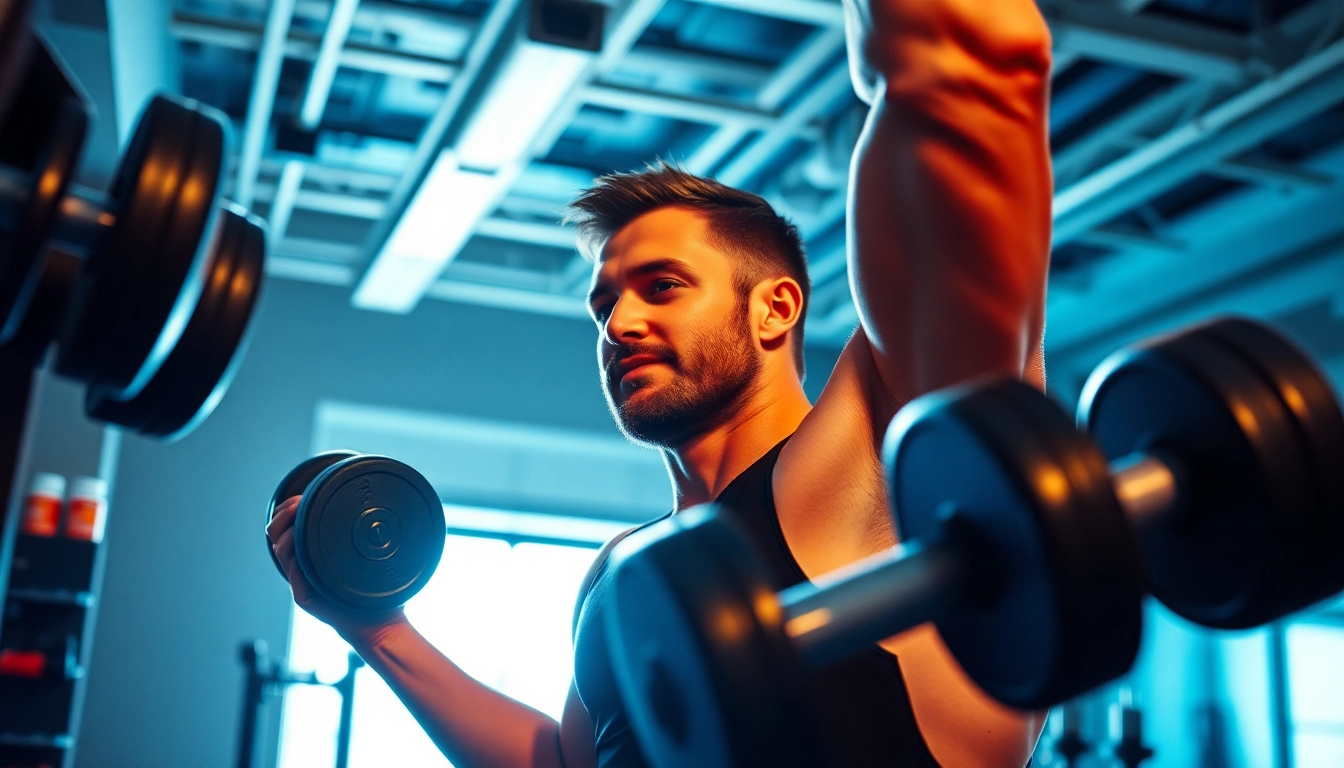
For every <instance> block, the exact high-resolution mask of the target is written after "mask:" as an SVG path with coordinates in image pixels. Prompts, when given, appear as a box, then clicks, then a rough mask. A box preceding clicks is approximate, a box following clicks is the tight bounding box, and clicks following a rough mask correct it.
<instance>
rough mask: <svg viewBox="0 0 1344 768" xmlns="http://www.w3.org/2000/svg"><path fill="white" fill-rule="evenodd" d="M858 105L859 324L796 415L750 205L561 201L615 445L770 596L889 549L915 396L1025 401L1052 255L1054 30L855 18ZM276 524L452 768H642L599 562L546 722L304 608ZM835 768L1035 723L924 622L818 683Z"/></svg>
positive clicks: (1015, 18) (969, 4) (787, 293)
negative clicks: (749, 551) (969, 388)
mask: <svg viewBox="0 0 1344 768" xmlns="http://www.w3.org/2000/svg"><path fill="white" fill-rule="evenodd" d="M846 20H847V32H848V44H849V55H850V64H851V72H852V76H853V81H854V85H855V89H856V91H857V92H858V94H859V95H860V97H861V98H863V99H864V100H865V101H866V102H868V103H869V104H870V105H871V111H870V114H869V117H868V121H867V124H866V126H865V129H864V131H863V134H862V136H861V137H860V139H859V146H858V148H857V150H856V155H855V161H854V166H853V172H852V184H851V195H850V211H849V235H850V236H849V241H850V254H849V259H850V261H849V265H850V277H851V283H852V286H853V289H854V291H853V293H854V298H855V302H856V304H857V306H858V310H859V317H860V327H859V329H858V331H857V332H856V333H855V334H854V336H853V337H852V338H851V339H850V341H849V343H848V344H847V345H846V346H845V348H844V351H843V352H842V353H841V355H840V358H839V360H838V362H837V364H836V366H835V369H834V371H833V372H832V374H831V377H830V379H829V381H828V382H827V384H826V387H825V390H824V391H823V393H822V394H821V396H820V398H819V399H818V401H817V403H816V406H815V407H813V406H812V405H811V404H810V403H809V402H808V400H807V398H806V397H805V395H804V394H803V389H802V384H801V379H802V373H803V371H802V357H801V349H802V334H803V315H804V312H805V309H806V304H807V298H808V281H807V275H806V269H805V263H804V261H803V256H802V251H801V247H800V245H799V243H798V237H797V233H796V231H795V230H794V229H793V228H792V227H791V226H790V225H788V224H787V222H784V221H783V220H782V219H779V217H778V216H776V215H775V214H774V212H773V211H772V210H770V208H769V206H768V204H766V203H765V202H764V201H763V200H761V199H760V198H757V197H755V196H753V195H748V194H746V193H742V192H738V191H736V190H731V189H729V188H726V187H723V186H722V185H719V184H717V183H714V182H710V181H707V180H703V179H697V178H695V177H692V176H689V175H687V174H683V173H681V172H679V171H676V170H674V169H668V168H659V169H653V170H651V171H650V172H648V173H645V174H633V175H624V176H614V177H607V178H606V179H603V180H601V181H599V183H598V184H597V186H596V187H594V189H592V190H589V191H588V192H587V193H585V194H584V195H583V196H581V197H580V198H579V200H578V201H576V203H575V214H574V219H575V221H576V222H577V223H578V225H579V230H580V232H581V235H582V237H583V238H584V239H585V241H586V245H587V246H588V250H590V251H592V252H594V254H595V264H594V274H593V281H592V289H591V292H590V296H589V302H590V308H591V311H592V314H593V317H594V319H595V320H596V322H597V324H598V328H599V337H598V343H597V352H598V362H599V366H600V368H601V372H602V381H603V384H604V391H605V393H606V396H607V399H608V402H609V404H610V406H611V410H612V413H613V415H614V416H615V418H616V420H617V422H618V424H619V425H620V427H621V429H622V430H623V431H625V433H626V434H627V435H629V436H630V437H632V438H633V439H635V440H638V441H641V442H644V443H648V444H651V445H654V446H657V447H658V448H659V449H660V450H661V451H662V452H663V455H664V457H665V459H666V461H667V466H668V471H669V473H670V474H671V478H672V483H673V487H674V489H675V510H674V513H675V511H679V510H683V509H686V508H687V507H690V506H693V505H696V504H700V503H703V502H708V501H711V500H716V499H717V500H719V501H720V502H722V503H724V504H725V505H726V506H727V507H728V508H729V509H730V510H731V511H732V513H733V514H736V515H738V516H739V517H740V518H741V519H742V520H743V522H744V525H745V526H746V527H747V528H748V529H749V530H751V531H752V532H753V534H754V535H755V537H756V539H757V542H756V543H757V545H758V547H760V548H762V550H763V551H764V554H765V555H766V560H767V563H768V564H770V565H771V568H772V571H773V573H774V577H775V579H776V581H777V582H781V583H780V584H779V585H778V586H784V585H785V584H786V583H789V582H796V581H798V580H801V579H802V578H804V577H813V576H816V575H819V574H822V573H825V572H827V571H830V570H833V569H835V568H837V567H840V566H842V565H845V564H847V563H850V562H853V561H854V560H857V559H859V558H861V557H864V556H867V555H870V554H872V553H874V552H877V551H880V550H882V549H884V548H887V547H890V546H892V545H893V544H895V536H894V533H893V531H892V526H891V522H890V521H891V518H890V513H889V511H888V509H887V503H886V499H885V490H884V484H883V480H882V473H881V470H880V466H879V461H878V452H879V446H880V443H881V440H882V437H883V434H884V432H885V429H886V426H887V423H888V421H889V420H890V419H891V417H892V416H893V415H894V414H895V412H896V411H897V410H898V409H899V407H900V406H901V405H903V404H904V403H906V402H907V401H909V400H910V399H911V398H913V397H915V396H917V395H919V394H921V393H924V392H927V391H930V390H933V389H937V388H940V387H943V386H947V385H950V384H953V383H956V382H959V381H962V380H964V379H967V378H969V377H972V376H977V375H981V374H986V373H1011V374H1013V375H1017V376H1022V377H1024V378H1026V379H1027V380H1028V381H1030V382H1032V383H1034V384H1036V385H1037V386H1043V384H1044V374H1043V367H1042V361H1041V356H1040V342H1041V337H1042V332H1043V327H1042V326H1043V307H1044V293H1045V278H1046V268H1047V262H1048V253H1049V243H1050V197H1051V179H1050V170H1049V158H1048V150H1047V142H1046V101H1047V91H1048V84H1049V50H1050V42H1049V34H1048V31H1047V29H1046V26H1045V23H1044V21H1043V20H1042V18H1041V16H1040V14H1039V12H1038V11H1037V10H1036V7H1035V5H1034V3H1033V2H1032V0H999V1H998V2H992V3H986V2H981V1H980V0H941V1H940V2H928V1H927V0H868V1H867V2H864V1H863V0H849V1H848V2H847V5H846ZM295 506H296V500H293V499H291V500H290V501H288V502H286V503H285V504H284V505H283V506H282V507H281V510H280V512H279V513H278V514H277V515H276V517H275V521H274V522H273V523H272V525H271V528H270V535H271V538H272V541H273V542H274V543H275V549H276V552H277V555H278V556H279V557H280V559H281V562H282V563H284V564H285V565H286V567H287V572H288V573H289V574H290V581H291V584H292V587H293V590H294V596H295V600H296V601H297V602H298V603H299V605H300V606H302V607H303V608H304V609H305V610H308V611H309V612H311V613H313V614H314V615H315V616H317V617H318V618H320V619H322V620H324V621H327V622H328V623H330V624H332V626H334V627H335V628H336V629H337V630H338V631H339V632H340V633H341V635H342V636H343V637H345V638H346V640H348V641H349V642H350V643H351V645H352V646H353V647H354V648H355V649H356V650H357V651H359V653H360V654H361V655H362V656H363V657H364V658H365V659H366V660H367V661H368V662H369V664H370V666H372V667H373V668H374V669H376V670H377V671H378V672H379V673H380V674H381V675H382V676H383V677H384V678H385V679H386V680H387V681H388V683H389V684H390V685H391V686H392V688H393V689H394V690H395V691H396V692H397V694H398V695H399V696H400V697H401V699H402V700H403V701H404V702H405V703H406V705H407V707H408V708H409V709H410V710H411V712H412V714H414V715H415V717H416V718H417V719H418V720H419V721H420V723H421V724H422V725H423V726H424V727H425V730H426V731H427V732H428V733H429V734H430V736H431V737H432V738H433V739H434V740H435V742H436V743H437V744H438V745H439V747H440V748H441V749H442V750H443V752H444V753H445V754H446V755H447V756H448V757H449V758H450V759H451V760H452V761H453V762H454V764H456V765H458V766H459V767H460V768H465V767H466V766H563V767H564V768H580V767H582V766H596V765H600V766H639V765H645V764H647V763H646V761H645V756H642V755H640V754H639V750H638V746H637V745H636V743H635V739H634V735H633V734H632V733H631V732H630V731H629V728H628V725H627V723H626V721H625V718H624V714H623V712H622V711H621V706H620V701H619V698H618V696H617V694H616V692H615V688H614V683H613V680H612V675H611V669H610V666H609V660H608V659H607V657H606V651H605V642H604V638H603V636H602V632H601V621H600V620H599V617H600V614H601V612H602V611H603V610H604V606H605V601H604V599H603V598H604V594H605V589H606V587H607V578H606V576H607V571H606V569H605V561H606V554H607V551H608V550H609V548H610V547H608V548H607V549H604V550H603V552H602V554H601V555H599V557H598V559H597V562H595V564H594V567H593V570H592V571H591V572H590V574H589V579H588V583H587V584H586V585H585V589H584V592H583V594H581V595H580V596H579V601H580V602H579V605H580V608H581V610H580V613H579V620H578V621H577V633H576V642H575V682H576V685H575V686H574V687H572V688H571V691H570V696H569V699H568V702H567V704H566V707H565V710H564V715H563V717H562V718H561V721H560V722H558V723H557V722H555V721H554V720H552V719H550V718H549V717H547V716H545V715H542V714H541V713H539V712H536V711H535V710H532V709H530V708H528V707H526V706H524V705H522V704H519V703H517V702H515V701H512V700H510V699H508V698H506V697H504V696H503V695H501V694H499V693H497V692H495V691H493V690H491V689H489V688H487V687H485V686H483V685H481V684H479V683H477V682H475V681H474V680H472V679H471V678H469V677H468V676H467V675H465V674H464V673H463V672H462V671H461V670H460V669H458V668H457V667H456V666H455V665H453V664H452V662H450V661H449V660H448V659H447V658H445V657H444V656H443V655H442V654H440V653H439V652H438V651H437V650H435V649H434V648H433V647H432V646H430V645H429V644H428V643H427V642H426V641H425V640H424V638H423V637H421V636H420V635H419V634H418V633H416V631H415V630H414V628H413V627H411V626H410V624H408V623H407V622H406V619H405V617H404V615H402V614H401V613H400V612H399V611H398V612H394V613H392V614H389V615H387V616H383V617H379V618H378V619H376V620H368V619H360V618H358V617H353V616H349V615H344V614H341V613H340V612H339V611H338V610H336V609H335V608H333V607H332V606H330V605H328V604H324V603H323V602H321V601H320V600H319V599H318V598H317V597H316V596H315V595H314V594H313V592H312V590H311V589H310V588H309V587H308V585H307V584H305V583H304V581H303V578H302V576H301V575H300V574H299V572H298V570H297V568H296V567H295V563H294V555H293V533H292V530H291V527H292V523H293V513H294V509H295ZM817 691H818V699H819V701H820V703H821V710H822V714H823V717H824V718H825V720H826V725H827V728H828V729H829V731H830V734H831V737H832V739H831V741H832V742H833V745H832V746H833V750H834V752H835V756H834V759H835V762H836V763H837V764H842V765H873V766H877V765H931V764H934V761H935V760H936V761H937V763H939V764H942V765H944V766H1021V765H1023V764H1024V763H1026V762H1027V760H1028V758H1029V756H1030V754H1031V751H1032V748H1033V746H1034V744H1035V741H1036V738H1037V736H1038V735H1039V732H1040V717H1039V715H1036V714H1032V713H1020V712H1014V711H1011V710H1008V709H1006V708H1004V707H1001V706H999V705H998V704H996V703H995V702H993V701H991V700H989V699H988V698H987V697H986V696H985V695H984V694H983V693H982V692H980V691H979V690H978V689H977V688H976V687H975V686H974V685H973V684H972V683H970V682H969V680H968V679H967V678H966V677H965V675H964V674H963V673H962V672H961V670H960V668H959V667H958V666H957V664H956V662H955V661H954V660H952V658H951V657H950V655H949V653H948V652H947V650H946V648H945V647H944V646H943V644H942V642H941V641H940V639H939V638H938V636H937V632H936V630H934V629H933V628H932V627H931V626H923V627H919V628H916V629H914V630H911V631H909V632H906V633H903V634H902V635H899V636H897V637H894V638H890V639H888V640H886V641H884V642H883V643H882V644H881V648H880V649H879V648H873V649H872V651H871V652H870V653H868V654H861V655H860V656H858V657H856V658H855V659H854V660H853V661H851V662H847V663H846V664H842V665H840V666H839V667H837V668H836V669H834V670H828V671H825V672H823V673H821V675H819V676H818V682H817Z"/></svg>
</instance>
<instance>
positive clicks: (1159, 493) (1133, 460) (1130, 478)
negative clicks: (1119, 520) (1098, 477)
mask: <svg viewBox="0 0 1344 768" xmlns="http://www.w3.org/2000/svg"><path fill="white" fill-rule="evenodd" d="M1110 472H1111V485H1112V487H1114V489H1115V497H1116V498H1117V499H1119V500H1120V507H1121V508H1122V509H1124V511H1125V516H1126V517H1128V518H1129V520H1130V522H1131V523H1132V524H1133V525H1134V527H1135V528H1138V529H1143V528H1147V527H1149V526H1153V525H1157V524H1159V523H1161V522H1163V521H1167V520H1170V519H1171V518H1172V517H1173V516H1174V515H1175V514H1176V513H1177V511H1178V510H1177V506H1176V498H1177V491H1178V490H1179V484H1178V482H1177V480H1176V477H1177V471H1176V468H1175V467H1174V466H1173V465H1172V462H1171V460H1169V459H1165V458H1162V457H1159V456H1156V455H1153V454H1147V453H1135V454H1132V455H1130V456H1126V457H1124V458H1122V459H1118V460H1116V461H1114V462H1112V463H1111V465H1110Z"/></svg>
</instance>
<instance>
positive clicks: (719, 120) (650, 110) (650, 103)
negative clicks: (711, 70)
mask: <svg viewBox="0 0 1344 768" xmlns="http://www.w3.org/2000/svg"><path fill="white" fill-rule="evenodd" d="M579 98H580V100H581V101H582V102H583V103H584V104H593V105H596V106H600V107H609V108H611V109H622V110H627V111H630V112H640V113H642V114H646V115H657V116H659V117H668V118H673V119H676V120H689V121H691V122H693V123H704V124H706V125H731V126H735V127H740V128H742V129H744V130H748V131H751V130H756V131H763V130H766V129H769V128H771V127H772V126H774V125H775V123H776V122H777V120H778V117H779V116H778V115H776V114H773V113H771V112H766V111H763V110H759V109H751V108H749V107H739V106H736V105H733V104H728V103H725V102H722V101H710V100H707V99H693V98H689V97H686V96H670V95H668V94H665V93H658V92H655V91H645V90H641V89H638V88H624V87H621V86H615V85H588V86H585V87H584V88H583V90H582V93H581V94H580V97H579Z"/></svg>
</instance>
